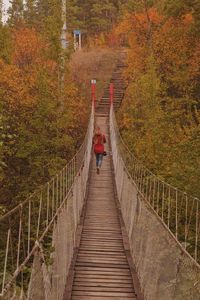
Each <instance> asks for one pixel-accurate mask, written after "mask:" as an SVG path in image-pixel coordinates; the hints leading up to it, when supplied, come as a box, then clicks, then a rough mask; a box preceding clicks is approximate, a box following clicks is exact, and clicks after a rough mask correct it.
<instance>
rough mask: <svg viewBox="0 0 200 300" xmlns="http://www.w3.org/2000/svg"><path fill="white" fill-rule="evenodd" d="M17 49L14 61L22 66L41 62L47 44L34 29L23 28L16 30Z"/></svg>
mask: <svg viewBox="0 0 200 300" xmlns="http://www.w3.org/2000/svg"><path fill="white" fill-rule="evenodd" d="M13 36H14V41H15V51H14V54H13V61H14V63H15V64H16V65H18V66H19V67H20V68H24V67H26V66H30V65H31V64H34V63H40V62H41V54H42V51H43V50H44V49H45V44H44V42H43V41H42V39H41V37H40V36H39V34H38V33H37V32H36V31H35V30H34V29H28V28H21V29H18V30H16V31H14V34H13Z"/></svg>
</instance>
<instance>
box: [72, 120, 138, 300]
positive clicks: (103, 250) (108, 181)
mask: <svg viewBox="0 0 200 300" xmlns="http://www.w3.org/2000/svg"><path fill="white" fill-rule="evenodd" d="M96 123H97V124H98V125H99V126H100V127H101V128H102V130H103V132H104V133H105V134H106V136H107V140H108V139H109V138H108V135H109V133H108V129H109V128H108V116H106V115H105V116H99V117H98V116H97V118H96ZM106 150H107V152H109V151H110V146H109V143H108V144H107V145H106ZM111 159H112V157H111V156H107V157H105V158H104V161H103V165H102V168H101V170H100V174H99V175H98V174H97V173H96V167H95V157H94V156H93V158H92V169H91V174H90V181H89V192H88V199H87V203H86V210H85V218H84V223H83V229H82V235H81V240H80V245H79V249H78V254H77V258H76V262H75V267H74V278H73V286H72V293H71V300H78V299H80V300H84V299H85V300H86V299H87V300H92V299H93V300H103V299H104V300H109V299H120V300H123V299H124V300H125V299H127V300H129V299H132V300H136V299H139V298H138V297H137V295H136V292H135V288H134V284H133V276H132V275H133V274H132V273H131V270H130V266H129V264H128V260H127V255H126V251H125V248H124V236H123V235H122V230H121V224H120V216H119V211H118V208H117V205H116V201H115V194H114V184H113V178H112V161H111Z"/></svg>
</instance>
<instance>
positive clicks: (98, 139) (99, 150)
mask: <svg viewBox="0 0 200 300" xmlns="http://www.w3.org/2000/svg"><path fill="white" fill-rule="evenodd" d="M105 143H106V138H105V135H104V134H102V133H100V134H97V133H96V134H95V135H94V137H93V144H94V153H96V154H103V152H104V144H105Z"/></svg>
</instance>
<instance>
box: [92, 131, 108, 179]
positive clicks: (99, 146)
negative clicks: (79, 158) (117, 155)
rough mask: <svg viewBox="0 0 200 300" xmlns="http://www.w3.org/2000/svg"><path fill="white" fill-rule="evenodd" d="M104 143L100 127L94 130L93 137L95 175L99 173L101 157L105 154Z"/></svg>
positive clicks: (104, 139)
mask: <svg viewBox="0 0 200 300" xmlns="http://www.w3.org/2000/svg"><path fill="white" fill-rule="evenodd" d="M105 143H106V138H105V135H104V134H103V133H102V132H101V129H100V127H97V128H96V131H95V134H94V136H93V145H94V153H95V155H96V167H97V174H99V173H100V168H101V165H102V161H103V155H104V153H105V149H104V144H105Z"/></svg>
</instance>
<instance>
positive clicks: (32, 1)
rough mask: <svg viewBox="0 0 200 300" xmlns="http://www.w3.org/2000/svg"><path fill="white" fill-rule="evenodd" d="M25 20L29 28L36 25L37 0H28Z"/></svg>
mask: <svg viewBox="0 0 200 300" xmlns="http://www.w3.org/2000/svg"><path fill="white" fill-rule="evenodd" d="M24 19H25V22H26V24H27V25H28V26H34V25H36V20H37V11H36V0H26V6H25V11H24Z"/></svg>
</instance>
